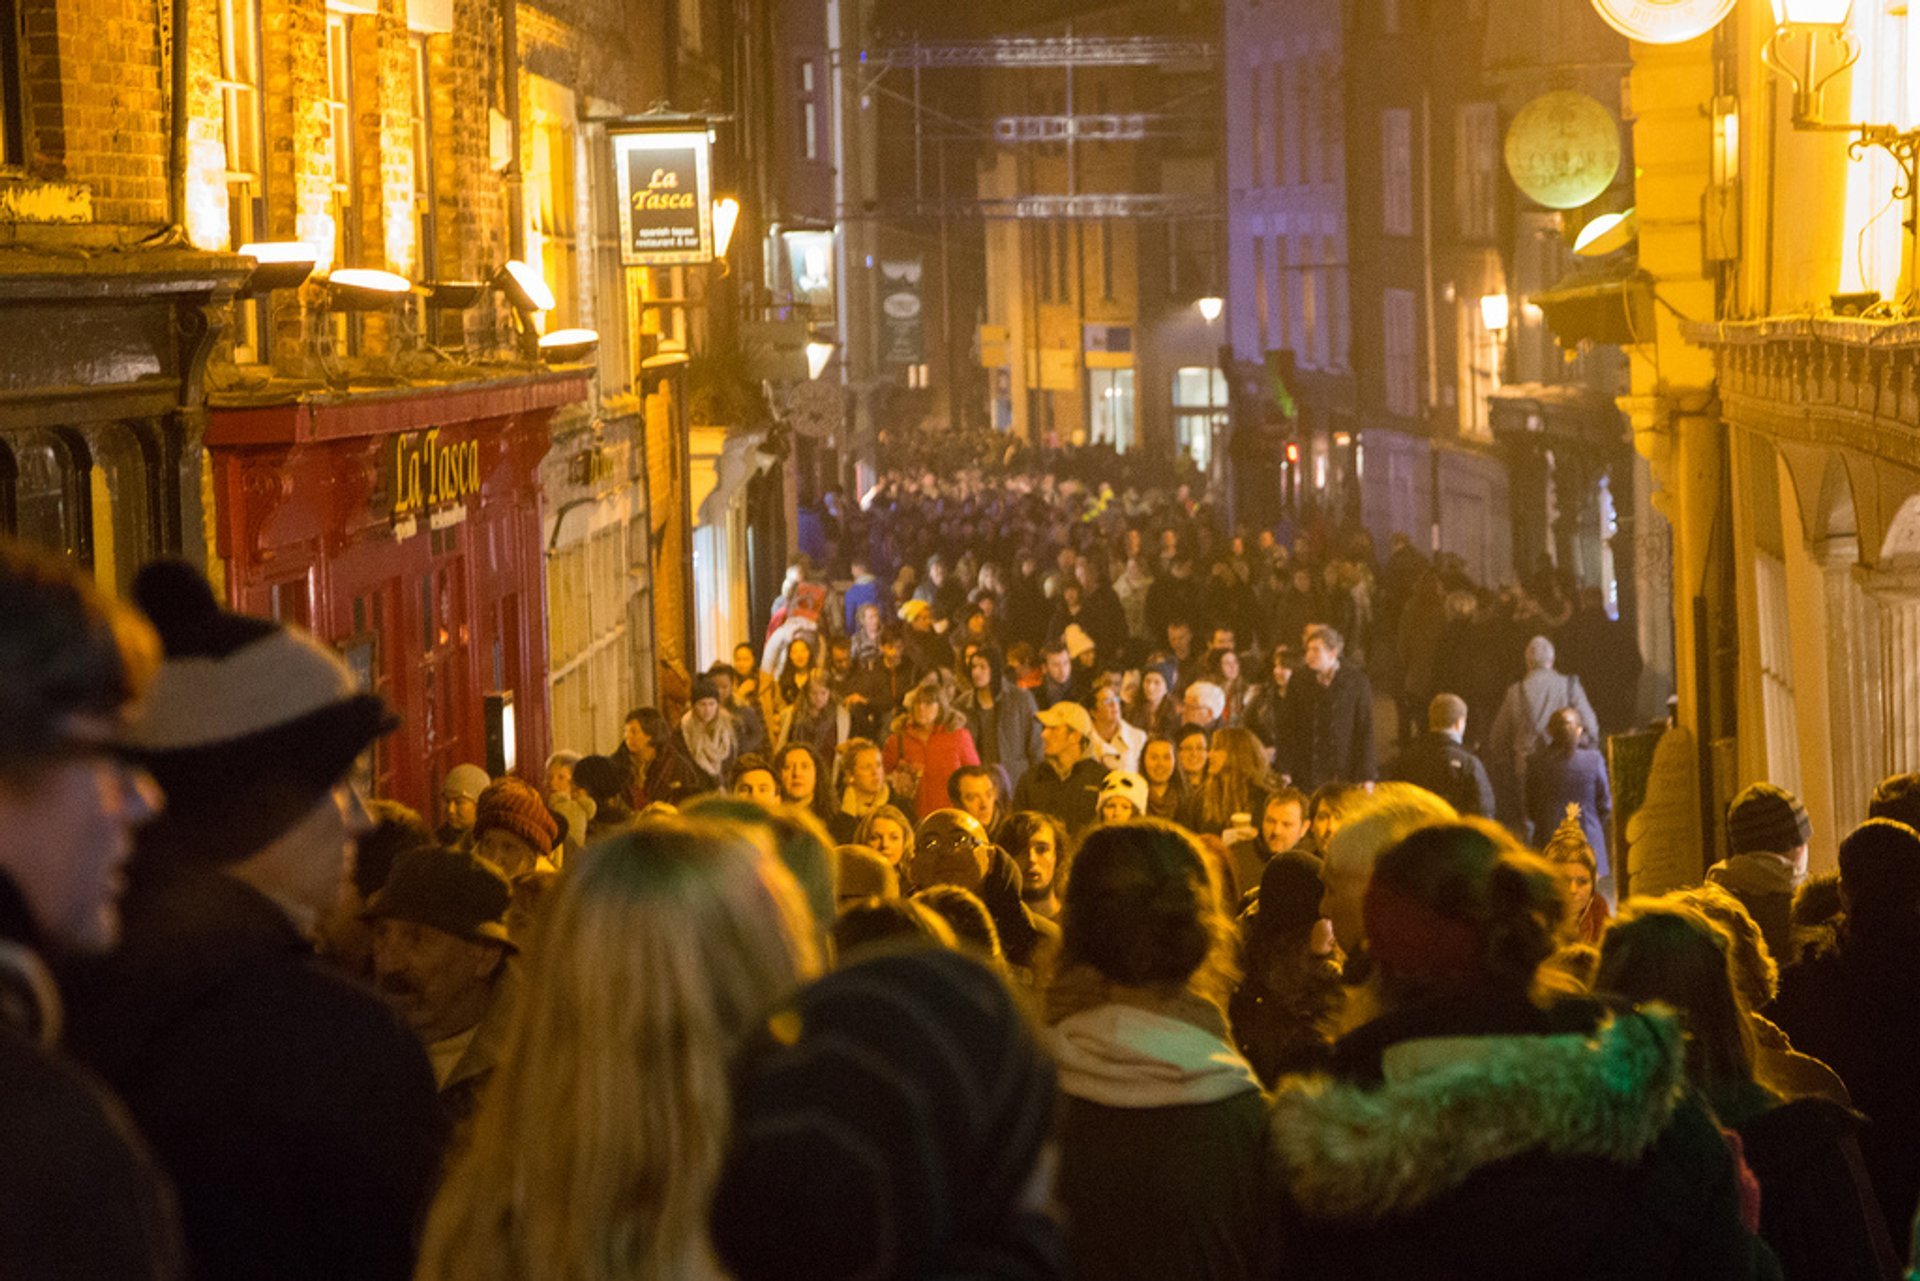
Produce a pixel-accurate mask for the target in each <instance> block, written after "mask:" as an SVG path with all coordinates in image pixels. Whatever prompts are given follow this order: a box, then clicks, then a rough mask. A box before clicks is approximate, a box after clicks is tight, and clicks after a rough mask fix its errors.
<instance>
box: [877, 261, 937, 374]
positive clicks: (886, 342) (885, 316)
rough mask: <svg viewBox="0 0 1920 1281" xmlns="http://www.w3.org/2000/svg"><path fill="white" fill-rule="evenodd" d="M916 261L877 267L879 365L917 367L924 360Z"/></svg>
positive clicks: (919, 267)
mask: <svg viewBox="0 0 1920 1281" xmlns="http://www.w3.org/2000/svg"><path fill="white" fill-rule="evenodd" d="M923 267H924V263H923V262H922V260H921V259H919V258H913V259H907V260H903V261H899V262H883V263H881V264H880V363H881V364H883V365H918V364H920V363H921V362H923V361H924V360H926V358H927V344H926V325H925V321H924V319H923V317H922V314H921V313H922V311H923V310H924V308H923V307H922V306H921V299H920V277H921V275H922V272H923Z"/></svg>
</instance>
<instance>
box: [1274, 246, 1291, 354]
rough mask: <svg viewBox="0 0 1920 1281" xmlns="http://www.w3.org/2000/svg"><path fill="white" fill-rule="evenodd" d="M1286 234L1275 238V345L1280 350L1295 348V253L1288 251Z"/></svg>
mask: <svg viewBox="0 0 1920 1281" xmlns="http://www.w3.org/2000/svg"><path fill="white" fill-rule="evenodd" d="M1287 250H1288V242H1287V238H1286V237H1285V236H1275V237H1274V238H1273V310H1274V325H1273V335H1272V337H1273V345H1274V347H1275V348H1276V349H1278V350H1280V351H1292V350H1293V334H1294V324H1293V300H1294V294H1295V289H1294V283H1293V255H1291V254H1290V253H1288V252H1287Z"/></svg>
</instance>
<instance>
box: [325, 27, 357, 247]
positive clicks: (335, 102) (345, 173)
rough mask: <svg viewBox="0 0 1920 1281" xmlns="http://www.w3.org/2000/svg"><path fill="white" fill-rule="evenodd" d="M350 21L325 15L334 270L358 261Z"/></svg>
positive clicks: (351, 32) (351, 28) (351, 31)
mask: <svg viewBox="0 0 1920 1281" xmlns="http://www.w3.org/2000/svg"><path fill="white" fill-rule="evenodd" d="M352 37H353V19H352V18H351V17H350V16H348V15H347V14H344V13H329V14H328V15H327V136H328V137H329V138H330V139H331V140H332V143H333V231H334V251H333V256H332V259H331V261H332V263H333V265H334V266H336V267H337V266H342V265H348V264H352V263H354V262H357V261H358V260H359V256H360V255H359V240H360V237H359V236H358V235H357V234H356V233H355V228H354V225H353V39H352Z"/></svg>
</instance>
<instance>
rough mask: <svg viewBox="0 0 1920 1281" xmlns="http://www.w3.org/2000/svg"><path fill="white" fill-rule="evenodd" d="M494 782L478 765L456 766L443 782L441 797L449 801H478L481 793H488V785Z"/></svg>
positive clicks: (449, 771)
mask: <svg viewBox="0 0 1920 1281" xmlns="http://www.w3.org/2000/svg"><path fill="white" fill-rule="evenodd" d="M492 781H493V780H492V779H491V778H489V777H487V772H486V771H485V770H483V769H481V768H480V767H479V766H478V765H456V766H454V767H453V768H452V769H450V770H448V771H447V777H446V778H445V779H444V780H442V781H441V784H440V796H441V798H442V799H444V800H449V801H451V800H455V799H459V800H465V801H477V800H479V799H480V793H482V792H484V791H486V790H487V784H488V783H491V782H492Z"/></svg>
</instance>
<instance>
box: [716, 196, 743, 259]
mask: <svg viewBox="0 0 1920 1281" xmlns="http://www.w3.org/2000/svg"><path fill="white" fill-rule="evenodd" d="M739 225H740V202H739V201H738V200H735V199H734V198H733V197H732V196H722V197H720V199H718V200H716V201H714V202H713V256H714V257H715V258H721V259H724V258H725V257H726V256H727V247H728V246H729V245H731V244H732V243H733V229H734V228H735V227H737V226H739Z"/></svg>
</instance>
